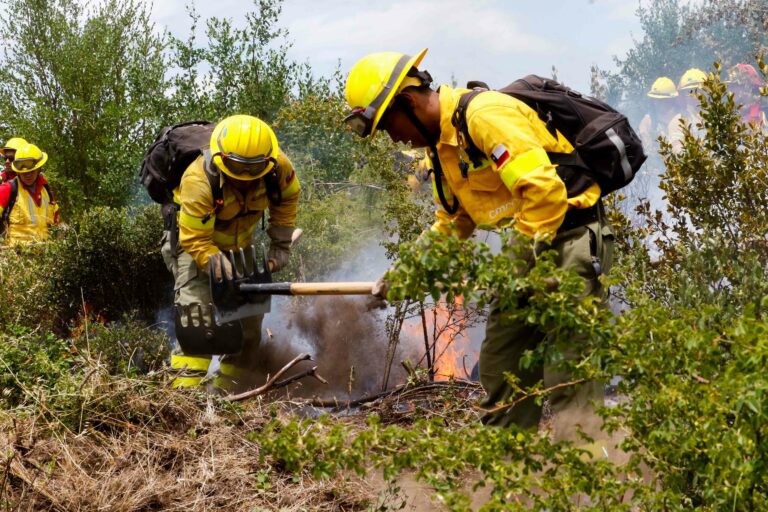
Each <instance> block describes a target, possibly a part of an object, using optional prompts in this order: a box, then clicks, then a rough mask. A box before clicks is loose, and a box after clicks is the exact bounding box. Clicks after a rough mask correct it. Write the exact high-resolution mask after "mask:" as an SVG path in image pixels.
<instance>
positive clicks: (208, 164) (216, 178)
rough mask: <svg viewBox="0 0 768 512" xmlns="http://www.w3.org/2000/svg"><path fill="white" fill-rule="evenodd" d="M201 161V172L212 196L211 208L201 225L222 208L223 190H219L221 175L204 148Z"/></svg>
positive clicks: (208, 150) (208, 151)
mask: <svg viewBox="0 0 768 512" xmlns="http://www.w3.org/2000/svg"><path fill="white" fill-rule="evenodd" d="M203 159H204V162H203V170H204V171H205V176H206V177H207V178H208V184H209V185H210V186H211V194H212V195H213V208H211V211H209V212H208V213H206V214H205V215H204V216H203V218H202V219H201V220H202V221H203V224H207V223H208V221H209V220H211V217H213V216H215V215H216V214H218V213H219V211H221V209H222V208H223V207H224V190H223V189H222V188H221V173H220V171H219V170H218V169H214V167H213V165H212V157H211V150H210V149H208V148H206V149H204V150H203Z"/></svg>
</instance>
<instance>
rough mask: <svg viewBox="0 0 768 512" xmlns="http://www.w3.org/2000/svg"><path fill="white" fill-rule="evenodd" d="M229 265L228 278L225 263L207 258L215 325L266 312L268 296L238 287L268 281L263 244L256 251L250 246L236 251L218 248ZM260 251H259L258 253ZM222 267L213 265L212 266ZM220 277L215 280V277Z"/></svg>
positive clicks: (269, 281) (268, 275) (268, 309)
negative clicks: (229, 273)
mask: <svg viewBox="0 0 768 512" xmlns="http://www.w3.org/2000/svg"><path fill="white" fill-rule="evenodd" d="M222 252H223V253H224V254H225V256H226V258H227V260H228V261H229V263H230V265H231V268H232V278H231V279H230V278H229V277H228V276H227V272H226V269H224V268H223V267H224V265H225V263H224V262H223V261H221V260H217V259H214V258H211V259H210V260H209V262H208V275H209V279H210V283H211V299H212V300H213V310H214V318H215V321H216V324H217V325H221V324H223V323H227V322H233V321H235V320H240V319H241V318H248V317H252V316H256V315H263V314H266V313H269V311H270V306H271V297H270V296H269V295H265V294H258V293H248V292H243V291H241V290H240V285H241V284H266V283H271V282H272V273H271V272H270V271H269V265H268V264H267V256H266V251H265V250H264V247H263V246H262V247H261V251H257V250H256V247H254V246H253V245H250V246H248V247H246V248H244V249H242V248H241V249H238V250H236V251H234V250H232V251H222ZM259 252H260V254H259ZM217 264H218V265H221V266H222V268H219V269H217V268H215V265H217ZM217 275H220V276H222V278H221V280H220V281H218V280H217V279H216V277H215V276H217Z"/></svg>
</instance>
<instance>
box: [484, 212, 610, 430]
mask: <svg viewBox="0 0 768 512" xmlns="http://www.w3.org/2000/svg"><path fill="white" fill-rule="evenodd" d="M599 217H600V218H599V220H596V221H593V222H590V223H588V224H586V225H583V226H579V227H574V228H571V229H568V230H565V231H560V232H558V233H557V235H556V237H555V239H554V240H553V241H552V244H551V246H549V247H547V248H546V249H552V250H555V251H557V258H556V262H557V264H558V265H559V266H560V267H561V268H568V267H570V268H571V269H573V270H574V271H575V272H577V273H578V274H579V275H580V276H581V277H582V278H583V279H584V283H585V285H586V289H585V295H595V296H602V295H603V287H602V285H601V283H600V281H599V280H598V277H599V276H598V275H597V271H596V269H595V266H594V265H593V256H597V257H599V261H600V266H601V267H602V273H607V272H608V270H610V267H611V263H612V261H613V231H612V230H611V227H610V224H609V223H608V222H607V221H606V220H605V219H604V216H603V215H602V214H601V215H600V216H599ZM544 340H545V334H544V333H543V332H541V331H540V330H539V329H537V328H536V327H535V326H531V325H528V324H526V323H525V321H524V320H511V319H509V318H508V316H505V315H504V312H503V311H500V310H499V308H498V306H497V305H496V304H491V311H490V315H489V317H488V323H487V326H486V331H485V339H484V340H483V343H482V346H481V348H480V383H481V384H482V385H483V388H484V389H485V391H486V393H487V395H486V397H485V398H484V399H483V401H482V403H481V405H482V406H483V407H484V408H486V409H492V408H493V407H494V406H495V405H497V404H498V403H500V402H507V401H508V400H509V398H510V396H512V393H513V390H512V388H511V387H510V386H509V384H508V383H507V381H506V379H505V378H504V373H505V372H509V373H512V374H515V375H516V376H517V377H519V379H520V382H519V384H520V386H521V387H523V388H528V387H530V386H533V385H535V384H536V383H537V382H539V381H542V380H543V382H544V387H545V388H549V387H552V386H555V385H557V384H560V383H564V382H568V381H570V380H571V379H570V376H569V375H568V374H567V373H564V372H562V371H558V370H557V369H556V368H554V367H551V366H549V365H545V366H544V367H533V368H527V369H523V368H521V366H520V361H521V358H522V356H523V354H524V352H525V351H527V350H534V349H535V348H536V347H537V345H538V344H539V343H542V342H543V341H544ZM579 345H580V343H579V339H578V337H576V339H573V340H572V344H571V346H570V347H569V348H568V349H567V350H566V353H565V354H563V355H564V356H565V357H566V358H568V359H571V360H572V359H576V358H578V357H580V347H579ZM548 398H549V402H550V405H551V408H552V412H553V419H552V424H551V427H552V434H553V437H554V439H555V440H562V439H570V440H575V431H576V425H580V426H581V428H582V430H584V432H585V433H587V434H589V435H592V436H593V437H594V435H596V434H597V433H598V432H599V430H600V427H601V425H602V421H601V420H600V418H599V417H598V416H597V415H596V414H595V413H594V408H593V406H592V402H593V401H594V402H596V403H597V404H601V403H602V400H603V384H602V383H599V382H588V383H584V384H582V385H579V386H575V387H572V386H569V387H564V388H561V389H558V390H555V391H553V392H552V393H550V394H549V395H548ZM540 420H541V406H539V405H537V404H536V402H535V400H534V399H533V398H527V399H525V400H523V401H522V402H520V403H519V404H516V405H515V406H514V407H512V408H507V409H504V410H502V411H498V412H494V413H490V412H487V413H485V414H484V416H483V418H482V421H483V423H485V424H487V425H495V426H508V425H511V424H517V425H518V426H520V427H522V428H536V427H537V426H538V424H539V421H540Z"/></svg>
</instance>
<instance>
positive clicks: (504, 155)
mask: <svg viewBox="0 0 768 512" xmlns="http://www.w3.org/2000/svg"><path fill="white" fill-rule="evenodd" d="M491 160H493V163H495V164H496V169H501V168H502V167H504V164H506V163H507V162H508V161H509V151H508V150H507V147H506V146H505V145H504V144H499V145H498V146H496V147H495V148H493V152H492V153H491Z"/></svg>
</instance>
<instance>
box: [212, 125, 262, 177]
mask: <svg viewBox="0 0 768 512" xmlns="http://www.w3.org/2000/svg"><path fill="white" fill-rule="evenodd" d="M217 143H218V146H219V147H221V146H222V140H221V135H219V137H218V139H217ZM267 152H268V153H271V152H272V146H270V147H269V150H268V151H267ZM213 156H220V157H221V159H222V161H223V162H224V165H226V166H227V170H228V171H230V172H231V173H232V174H236V175H238V176H239V175H241V174H249V175H251V176H261V175H262V174H264V171H266V170H267V167H269V164H271V163H273V164H275V165H277V160H276V159H275V158H274V157H271V156H267V155H257V156H254V157H250V158H249V157H245V156H242V155H238V154H237V153H224V152H223V151H219V152H218V153H216V154H214V155H213Z"/></svg>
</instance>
